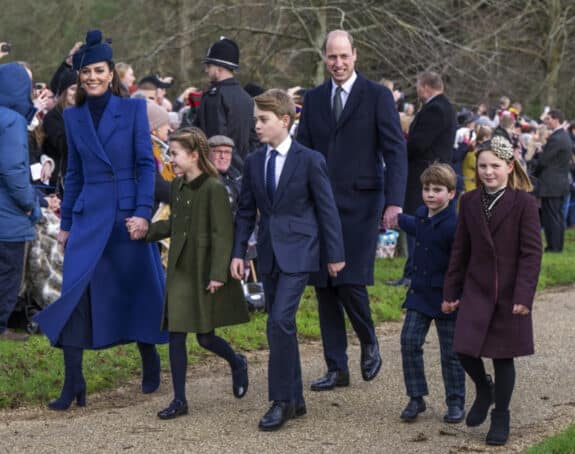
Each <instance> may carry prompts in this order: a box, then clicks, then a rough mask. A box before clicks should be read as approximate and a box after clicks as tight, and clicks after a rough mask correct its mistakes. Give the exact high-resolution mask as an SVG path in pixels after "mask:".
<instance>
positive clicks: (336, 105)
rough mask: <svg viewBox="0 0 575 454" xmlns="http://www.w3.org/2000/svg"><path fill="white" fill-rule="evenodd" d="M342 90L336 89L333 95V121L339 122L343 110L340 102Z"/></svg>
mask: <svg viewBox="0 0 575 454" xmlns="http://www.w3.org/2000/svg"><path fill="white" fill-rule="evenodd" d="M342 91H343V88H341V87H339V86H338V87H336V89H335V94H334V95H333V116H334V117H335V121H338V120H339V117H340V116H341V112H342V110H343V104H342V102H341V92H342Z"/></svg>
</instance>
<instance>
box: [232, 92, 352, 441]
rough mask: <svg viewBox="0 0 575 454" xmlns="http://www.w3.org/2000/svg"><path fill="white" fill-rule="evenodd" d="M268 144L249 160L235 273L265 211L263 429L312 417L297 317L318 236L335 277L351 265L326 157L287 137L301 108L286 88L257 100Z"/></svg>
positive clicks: (260, 129)
mask: <svg viewBox="0 0 575 454" xmlns="http://www.w3.org/2000/svg"><path fill="white" fill-rule="evenodd" d="M254 101H255V108H254V111H255V121H256V133H257V135H258V138H259V140H260V141H261V143H263V144H264V146H263V147H261V148H260V149H258V150H257V151H255V152H253V153H251V154H249V155H248V157H247V159H246V161H245V164H244V176H243V181H242V189H241V193H240V197H239V206H238V211H237V214H236V219H235V238H234V249H233V251H232V257H233V258H232V261H231V265H230V268H231V273H232V276H233V277H234V278H235V279H241V278H243V276H244V260H243V257H244V256H245V253H246V248H247V241H248V238H249V236H250V234H251V233H252V231H253V229H254V225H255V222H256V213H257V211H258V210H259V212H260V221H259V231H258V245H257V251H258V267H259V272H260V275H261V277H262V281H263V285H264V292H265V297H266V303H267V310H268V321H267V338H268V344H269V348H270V356H269V366H268V383H269V384H268V392H269V400H270V401H271V402H273V404H272V406H271V407H270V409H269V410H268V411H267V413H266V414H265V415H264V416H263V417H262V419H261V420H260V423H259V428H260V430H276V429H279V428H280V427H281V426H282V425H283V424H284V423H285V422H286V421H287V420H288V419H291V418H294V417H298V416H303V415H304V414H305V413H306V406H305V401H304V399H303V388H302V378H301V365H300V357H299V349H298V344H297V333H296V322H295V314H296V311H297V308H298V305H299V301H300V298H301V295H302V293H303V291H304V289H305V286H306V284H307V281H308V277H309V274H310V273H312V272H316V271H318V270H319V267H320V257H319V256H320V253H319V249H320V244H319V243H320V237H321V238H322V242H323V244H322V245H323V246H324V247H325V250H326V251H327V258H328V260H327V262H328V272H329V274H330V275H331V276H333V277H335V276H337V273H338V272H339V271H341V270H342V269H343V267H344V266H345V262H344V250H343V240H342V232H341V223H340V219H339V215H338V211H337V208H336V205H335V201H334V197H333V193H332V190H331V186H330V183H329V178H328V176H327V170H326V164H325V160H324V158H323V156H322V155H321V154H320V153H318V152H316V151H314V150H310V149H309V148H306V147H304V146H303V145H300V144H299V143H297V142H296V141H294V140H292V139H291V138H290V136H289V130H290V127H291V125H292V123H293V121H294V118H295V106H294V103H293V101H292V99H291V98H290V96H289V95H288V94H287V93H285V92H284V91H282V90H268V91H267V92H265V93H263V94H261V95H259V96H257V97H256V98H255V100H254Z"/></svg>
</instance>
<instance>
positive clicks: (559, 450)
mask: <svg viewBox="0 0 575 454" xmlns="http://www.w3.org/2000/svg"><path fill="white" fill-rule="evenodd" d="M574 453H575V424H574V425H572V426H570V427H568V428H567V429H566V430H565V431H563V432H561V433H560V434H558V435H555V436H553V437H549V438H547V439H546V440H543V441H542V442H541V443H539V444H537V445H535V446H532V447H531V448H529V449H527V450H526V451H524V454H574Z"/></svg>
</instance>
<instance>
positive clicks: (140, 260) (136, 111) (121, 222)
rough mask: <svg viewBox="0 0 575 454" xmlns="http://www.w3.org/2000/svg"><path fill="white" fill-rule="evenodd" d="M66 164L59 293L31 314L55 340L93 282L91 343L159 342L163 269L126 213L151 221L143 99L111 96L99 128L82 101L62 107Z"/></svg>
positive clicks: (155, 250) (154, 248) (151, 161)
mask: <svg viewBox="0 0 575 454" xmlns="http://www.w3.org/2000/svg"><path fill="white" fill-rule="evenodd" d="M64 123H65V127H66V136H67V142H68V170H67V173H66V179H65V191H64V200H63V202H62V222H61V228H62V229H63V230H66V231H69V232H70V236H69V238H68V243H67V245H66V251H65V253H64V269H63V283H62V296H61V298H60V299H59V300H57V301H55V302H54V303H53V304H52V305H50V306H48V307H47V308H46V309H44V310H43V311H42V312H41V313H40V314H38V315H37V316H36V321H37V322H38V323H39V324H40V327H41V328H42V331H43V332H44V333H45V334H46V336H48V338H49V339H50V342H51V343H52V344H53V345H54V344H57V343H58V339H59V336H60V333H61V331H62V328H63V327H64V325H65V324H66V322H67V321H68V319H69V318H70V315H71V314H72V312H73V310H74V309H75V307H76V305H77V304H78V302H79V301H80V298H81V297H82V295H83V294H84V292H85V291H86V288H87V287H88V286H89V288H90V297H91V317H92V343H93V345H92V347H93V348H104V347H108V346H111V345H116V344H120V343H125V342H130V341H141V342H147V343H160V342H165V341H167V333H162V332H161V331H160V324H161V315H162V303H163V293H164V273H163V270H162V266H161V263H160V257H159V253H158V248H157V246H156V245H155V244H149V243H146V242H144V241H132V240H130V237H129V234H128V231H127V229H126V227H125V219H126V217H130V216H139V217H143V218H146V219H148V220H149V219H150V218H151V215H152V205H153V198H154V175H155V167H154V159H153V156H152V148H151V143H150V131H149V128H148V119H147V115H146V105H145V102H144V101H142V100H132V99H122V98H118V97H116V96H112V97H111V98H110V101H109V102H108V105H107V106H106V108H105V110H104V112H103V114H102V118H101V120H100V124H99V127H98V130H97V131H96V130H95V129H94V123H93V121H92V118H91V116H90V111H89V109H88V105H87V103H85V104H83V105H82V106H80V107H74V108H71V109H66V110H65V111H64Z"/></svg>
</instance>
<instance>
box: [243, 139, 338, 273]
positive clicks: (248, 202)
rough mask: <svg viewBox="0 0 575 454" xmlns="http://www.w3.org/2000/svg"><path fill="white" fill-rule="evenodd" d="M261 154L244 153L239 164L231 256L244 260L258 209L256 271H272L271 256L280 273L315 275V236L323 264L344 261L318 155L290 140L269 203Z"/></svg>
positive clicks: (263, 153)
mask: <svg viewBox="0 0 575 454" xmlns="http://www.w3.org/2000/svg"><path fill="white" fill-rule="evenodd" d="M266 150H267V148H266V147H265V146H264V147H261V148H260V149H258V150H257V151H255V152H253V153H250V154H249V155H248V157H247V159H246V162H245V165H244V176H243V179H242V189H241V192H240V199H239V207H238V211H237V213H236V218H235V237H234V248H233V252H232V256H233V257H237V258H243V257H244V256H245V254H246V249H247V242H248V239H249V237H250V235H251V233H252V231H253V229H254V225H255V221H256V214H257V210H259V212H260V221H259V230H258V244H257V250H258V270H259V272H260V273H263V274H269V273H271V272H272V269H273V259H274V256H275V259H276V261H277V264H278V266H279V268H280V269H281V270H282V271H283V272H284V273H309V272H313V271H318V270H319V266H320V258H319V255H320V251H319V236H320V232H321V236H322V238H323V239H324V242H325V246H326V258H327V263H335V262H342V261H344V252H343V241H342V234H341V224H340V220H339V216H338V214H337V208H336V206H335V201H334V199H333V193H332V190H331V187H330V184H329V180H328V177H327V171H326V167H325V160H324V159H323V157H322V156H321V154H319V153H318V152H316V151H314V150H310V149H308V148H306V147H303V146H302V145H300V144H299V143H297V142H296V141H295V140H294V141H293V142H292V145H291V147H290V149H289V152H288V154H287V157H286V161H285V163H284V167H283V170H282V173H281V176H280V179H279V182H278V187H277V189H276V192H275V195H274V200H273V203H272V202H270V200H269V197H268V195H267V193H266V189H265V159H266Z"/></svg>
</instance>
